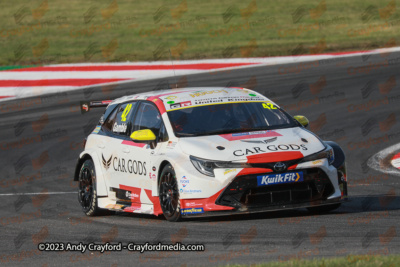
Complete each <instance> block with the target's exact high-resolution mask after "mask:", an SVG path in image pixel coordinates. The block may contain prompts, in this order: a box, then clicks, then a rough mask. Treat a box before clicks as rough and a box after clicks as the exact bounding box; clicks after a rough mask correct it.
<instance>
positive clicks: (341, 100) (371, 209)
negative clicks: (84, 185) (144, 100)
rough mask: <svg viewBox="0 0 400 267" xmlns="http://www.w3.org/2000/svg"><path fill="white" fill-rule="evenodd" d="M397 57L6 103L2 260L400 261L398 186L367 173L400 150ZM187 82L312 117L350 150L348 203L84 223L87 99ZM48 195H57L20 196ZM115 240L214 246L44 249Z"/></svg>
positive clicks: (2, 107)
mask: <svg viewBox="0 0 400 267" xmlns="http://www.w3.org/2000/svg"><path fill="white" fill-rule="evenodd" d="M398 59H400V53H391V54H389V55H388V54H385V55H383V54H382V55H374V56H356V57H352V58H347V59H344V60H342V59H333V60H329V61H314V62H311V63H295V64H290V65H283V66H261V67H251V68H244V69H238V70H232V71H223V72H215V73H208V74H196V75H190V76H181V77H176V78H168V79H156V80H151V81H139V82H132V83H128V84H123V85H117V86H108V87H91V88H87V89H84V90H80V91H72V92H68V93H60V94H53V95H49V96H43V97H34V98H30V99H25V100H15V101H7V102H3V103H1V104H0V126H1V138H0V140H1V143H0V158H1V163H2V164H1V165H0V173H1V177H0V194H1V195H0V206H1V215H0V232H1V239H0V262H1V264H4V263H5V264H8V265H13V266H15V265H26V264H32V265H44V264H46V266H53V265H59V264H63V265H73V264H74V265H75V264H83V265H101V266H103V265H106V266H110V265H112V266H118V265H121V266H122V265H127V264H129V265H138V264H149V265H165V266H170V265H175V266H186V265H225V264H234V263H242V264H252V263H261V262H266V261H285V260H288V259H295V258H298V259H310V258H314V257H333V256H347V255H348V254H369V255H371V254H398V253H399V252H400V238H399V236H398V234H399V231H400V228H399V223H398V222H399V220H400V211H399V209H400V205H399V204H400V199H399V197H398V194H399V192H400V191H399V190H400V188H399V187H400V183H399V179H400V178H399V176H396V175H391V174H384V173H382V172H379V171H376V170H372V169H369V167H368V165H367V160H368V159H369V158H370V157H371V156H373V155H374V154H376V153H377V152H379V151H381V150H383V149H384V148H386V147H389V146H392V145H394V144H396V143H399V142H400V123H398V122H397V120H398V119H399V114H400V113H399V111H400V105H399V103H400V90H399V85H398V82H396V79H398V78H399V77H398V76H399V64H398V62H400V60H398ZM368 66H370V67H368ZM177 81H179V85H180V86H245V87H248V88H252V89H254V90H256V91H259V92H261V93H263V94H265V95H266V96H268V97H270V98H272V99H274V100H276V101H277V103H278V104H280V105H281V106H283V107H285V108H286V110H287V111H289V113H291V114H292V115H296V114H302V115H305V116H307V117H308V118H309V119H310V121H311V125H310V129H311V130H313V131H315V132H316V133H318V134H319V135H320V136H322V137H323V138H324V139H326V140H334V141H337V142H338V143H339V144H340V145H341V146H342V147H343V149H344V150H345V153H346V155H347V168H348V179H349V195H350V196H349V202H347V203H345V204H344V205H342V207H340V208H339V209H338V210H337V211H335V212H332V213H331V214H326V215H312V214H310V213H308V212H307V211H306V210H305V209H304V210H295V211H282V212H270V213H262V214H252V215H245V216H231V217H215V218H205V219H197V220H190V221H184V222H181V223H169V222H167V221H165V220H164V219H163V218H161V217H160V218H157V217H153V216H142V215H132V214H120V215H113V216H105V217H96V218H89V217H86V216H85V215H84V214H83V213H82V211H81V210H80V207H79V204H78V201H77V194H76V193H75V191H76V190H77V189H76V184H75V183H73V182H72V175H73V170H74V167H75V166H74V165H75V161H76V159H77V157H78V154H79V153H80V152H81V150H82V140H83V139H84V138H85V136H86V135H87V134H88V133H89V132H90V131H91V130H92V129H93V127H94V125H95V124H96V122H97V121H98V119H99V117H100V114H101V113H102V111H101V110H96V111H93V112H90V113H88V114H84V115H81V113H80V112H79V110H78V104H79V101H81V100H84V99H91V100H98V99H113V98H116V97H119V96H122V95H126V94H131V93H135V92H145V91H149V90H155V89H161V88H164V87H165V86H168V85H173V84H175V83H176V82H177ZM392 114H394V115H392ZM40 192H42V193H46V192H48V193H52V194H47V195H46V194H42V195H27V194H21V193H40ZM57 192H59V193H57ZM64 192H66V193H64ZM68 192H70V193H68ZM71 192H72V193H71ZM107 241H109V242H113V243H117V242H122V243H124V244H126V243H129V242H135V243H145V242H150V243H158V242H163V243H168V244H170V243H175V242H182V243H184V244H193V243H196V244H204V245H205V247H206V250H205V251H204V252H145V253H143V254H140V253H138V252H128V251H123V252H109V253H103V254H101V253H97V252H95V253H93V252H86V253H83V254H82V253H80V252H40V251H38V249H37V244H38V243H39V242H71V243H75V244H77V243H79V242H84V243H88V242H97V243H103V242H107ZM354 260H355V259H354V258H349V262H351V261H354Z"/></svg>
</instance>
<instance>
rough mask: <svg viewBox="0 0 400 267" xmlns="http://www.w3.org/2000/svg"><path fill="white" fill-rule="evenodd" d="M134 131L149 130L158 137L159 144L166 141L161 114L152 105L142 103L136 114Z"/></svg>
mask: <svg viewBox="0 0 400 267" xmlns="http://www.w3.org/2000/svg"><path fill="white" fill-rule="evenodd" d="M133 129H134V131H137V130H143V129H150V130H152V131H153V133H154V134H155V135H156V136H157V137H158V139H159V142H163V141H166V140H168V136H167V131H166V130H165V127H164V123H163V121H162V118H161V114H160V112H159V111H158V109H157V108H156V106H154V105H153V104H150V103H146V102H142V103H141V105H140V107H139V110H138V112H137V115H136V118H135V122H134V127H133Z"/></svg>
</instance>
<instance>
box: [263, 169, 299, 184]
mask: <svg viewBox="0 0 400 267" xmlns="http://www.w3.org/2000/svg"><path fill="white" fill-rule="evenodd" d="M303 181H304V177H303V172H289V173H280V174H270V175H262V176H257V185H258V186H264V185H273V184H285V183H297V182H303Z"/></svg>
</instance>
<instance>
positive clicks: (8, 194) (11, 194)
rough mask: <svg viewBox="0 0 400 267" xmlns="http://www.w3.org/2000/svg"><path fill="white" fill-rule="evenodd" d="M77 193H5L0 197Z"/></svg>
mask: <svg viewBox="0 0 400 267" xmlns="http://www.w3.org/2000/svg"><path fill="white" fill-rule="evenodd" d="M76 193H77V192H42V193H7V194H0V196H24V195H58V194H76Z"/></svg>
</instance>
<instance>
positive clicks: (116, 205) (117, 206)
mask: <svg viewBox="0 0 400 267" xmlns="http://www.w3.org/2000/svg"><path fill="white" fill-rule="evenodd" d="M123 207H124V206H123V205H119V204H108V205H107V206H106V208H107V209H113V210H120V209H122V208H123Z"/></svg>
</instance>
